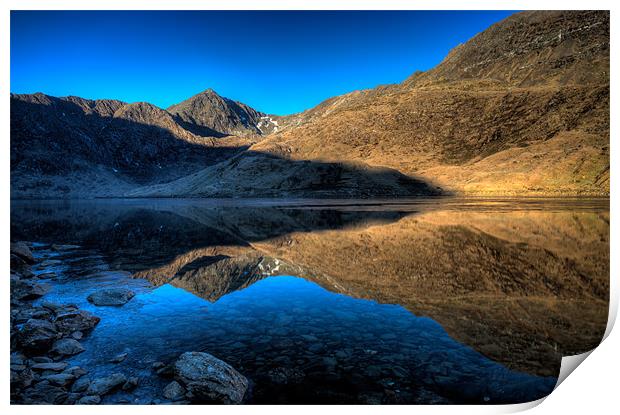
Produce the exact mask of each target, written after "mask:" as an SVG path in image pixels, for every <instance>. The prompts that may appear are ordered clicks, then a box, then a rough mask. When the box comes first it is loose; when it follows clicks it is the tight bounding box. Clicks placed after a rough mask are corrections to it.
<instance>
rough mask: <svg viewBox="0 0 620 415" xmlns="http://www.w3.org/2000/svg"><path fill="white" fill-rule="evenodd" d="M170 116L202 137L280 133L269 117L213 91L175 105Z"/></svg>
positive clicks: (275, 123)
mask: <svg viewBox="0 0 620 415" xmlns="http://www.w3.org/2000/svg"><path fill="white" fill-rule="evenodd" d="M168 112H170V113H171V114H173V115H174V117H175V119H176V121H177V122H178V123H179V124H180V125H182V126H183V127H185V128H187V129H188V130H190V131H192V132H194V133H196V134H199V135H206V136H215V137H221V136H225V135H238V136H244V135H252V134H258V135H263V134H269V133H272V132H275V131H277V130H278V123H277V121H274V120H273V119H272V118H271V117H270V116H269V115H267V114H264V113H262V112H258V111H256V110H255V109H253V108H251V107H249V106H247V105H245V104H243V103H241V102H237V101H233V100H231V99H228V98H224V97H221V96H219V95H218V94H217V93H216V92H215V91H214V90H212V89H207V90H206V91H204V92H201V93H200V94H197V95H194V96H193V97H191V98H189V99H187V100H185V101H183V102H180V103H178V104H175V105H172V106H171V107H169V108H168Z"/></svg>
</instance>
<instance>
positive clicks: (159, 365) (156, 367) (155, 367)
mask: <svg viewBox="0 0 620 415" xmlns="http://www.w3.org/2000/svg"><path fill="white" fill-rule="evenodd" d="M164 366H166V364H165V363H164V362H154V363H153V364H152V365H151V367H152V368H153V370H159V369H161V368H162V367H164Z"/></svg>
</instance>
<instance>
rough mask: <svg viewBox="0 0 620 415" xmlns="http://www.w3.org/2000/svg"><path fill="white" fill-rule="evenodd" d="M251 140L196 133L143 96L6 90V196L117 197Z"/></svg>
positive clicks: (227, 153) (236, 149) (231, 151)
mask: <svg viewBox="0 0 620 415" xmlns="http://www.w3.org/2000/svg"><path fill="white" fill-rule="evenodd" d="M252 142H253V141H252V139H251V138H240V137H224V138H218V139H215V138H213V137H205V136H200V135H196V134H194V133H192V132H190V131H188V130H186V129H185V128H183V127H182V126H180V125H179V124H178V123H177V122H176V121H175V119H174V117H173V116H172V115H171V114H170V113H168V112H167V111H165V110H162V109H160V108H157V107H156V106H154V105H151V104H148V103H144V102H139V103H133V104H126V103H123V102H121V101H116V100H88V99H83V98H78V97H65V98H56V97H51V96H48V95H45V94H41V93H37V94H32V95H16V94H12V95H11V196H12V197H13V198H16V197H92V196H114V195H117V196H118V195H120V194H122V193H123V192H125V191H128V190H129V189H132V188H135V187H136V186H138V185H140V184H151V183H160V182H163V181H170V180H172V179H175V178H178V177H180V176H183V175H186V174H189V173H191V172H194V171H198V170H200V169H201V168H204V167H205V166H208V165H210V164H213V163H216V162H218V161H222V160H224V159H226V158H228V157H230V156H231V155H233V154H235V153H237V152H239V151H241V150H243V149H244V148H247V147H248V146H249V145H250V144H251V143H252Z"/></svg>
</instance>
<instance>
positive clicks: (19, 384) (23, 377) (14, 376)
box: [11, 367, 34, 390]
mask: <svg viewBox="0 0 620 415" xmlns="http://www.w3.org/2000/svg"><path fill="white" fill-rule="evenodd" d="M33 381H34V374H33V373H32V370H30V369H29V368H26V367H22V368H20V370H13V368H11V389H12V390H13V389H14V388H27V387H28V386H30V385H31V384H32V382H33Z"/></svg>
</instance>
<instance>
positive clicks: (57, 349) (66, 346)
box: [51, 339, 86, 356]
mask: <svg viewBox="0 0 620 415" xmlns="http://www.w3.org/2000/svg"><path fill="white" fill-rule="evenodd" d="M84 350H86V349H84V347H82V345H81V344H80V342H78V341H77V340H75V339H60V340H57V341H56V342H55V343H54V345H53V347H52V350H51V352H52V353H54V354H57V355H60V356H73V355H74V354H78V353H82V352H83V351H84Z"/></svg>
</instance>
